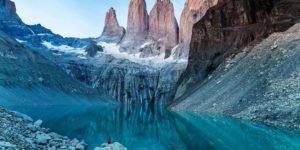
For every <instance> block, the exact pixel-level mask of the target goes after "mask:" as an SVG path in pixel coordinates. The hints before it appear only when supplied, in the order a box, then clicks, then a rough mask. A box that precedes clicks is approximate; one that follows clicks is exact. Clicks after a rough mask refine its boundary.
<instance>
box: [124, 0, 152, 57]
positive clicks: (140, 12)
mask: <svg viewBox="0 0 300 150" xmlns="http://www.w3.org/2000/svg"><path fill="white" fill-rule="evenodd" d="M148 30H149V15H148V12H147V6H146V2H145V0H131V1H130V4H129V10H128V19H127V29H126V34H125V37H124V39H123V40H122V42H121V46H122V48H123V50H124V51H127V52H134V51H137V48H136V46H137V45H139V46H140V45H141V44H142V43H143V42H144V41H145V39H146V37H147V35H148Z"/></svg>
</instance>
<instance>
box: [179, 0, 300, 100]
mask: <svg viewBox="0 0 300 150" xmlns="http://www.w3.org/2000/svg"><path fill="white" fill-rule="evenodd" d="M299 4H300V1H298V0H278V1H273V0H245V1H234V0H231V1H228V2H226V3H221V4H220V5H216V6H215V7H212V8H211V9H209V10H208V11H207V13H206V14H205V16H204V17H203V18H202V19H201V20H200V21H199V22H198V23H197V24H195V25H194V28H193V36H192V40H191V44H190V46H191V47H190V54H189V64H188V67H187V70H186V71H185V73H184V74H183V75H182V78H181V85H180V87H179V90H178V95H181V94H182V92H184V91H186V90H187V89H188V88H187V87H191V86H192V85H194V84H195V83H197V82H201V81H202V80H203V79H205V78H206V77H207V75H208V74H210V73H211V72H212V71H214V70H215V68H216V67H218V65H219V64H220V63H222V62H223V61H224V60H225V58H227V57H228V56H230V55H231V54H233V53H237V52H240V51H241V49H242V48H244V47H245V46H247V45H249V44H251V43H252V44H254V43H255V42H256V41H260V40H261V39H264V38H266V37H267V36H268V35H270V34H271V33H273V32H280V31H285V30H287V29H288V28H289V27H291V26H292V25H293V24H295V23H296V22H299V16H300V11H299ZM286 8H289V9H286ZM179 93H181V94H179Z"/></svg>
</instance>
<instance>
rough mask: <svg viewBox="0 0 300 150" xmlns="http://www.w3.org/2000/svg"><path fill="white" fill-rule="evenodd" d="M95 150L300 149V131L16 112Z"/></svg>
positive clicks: (177, 119)
mask: <svg viewBox="0 0 300 150" xmlns="http://www.w3.org/2000/svg"><path fill="white" fill-rule="evenodd" d="M9 109H11V110H16V111H19V112H22V113H25V114H27V115H29V116H31V117H32V118H33V119H42V120H43V121H44V124H43V126H44V127H47V128H50V129H51V131H54V132H57V133H59V134H62V135H66V136H69V137H70V138H77V139H84V140H85V142H86V143H87V144H88V145H89V146H90V147H89V148H90V149H91V148H93V147H95V146H99V145H101V144H102V143H104V142H106V141H107V137H108V136H110V137H111V139H112V141H118V142H120V143H122V144H123V145H124V146H126V147H127V148H128V149H129V150H148V149H149V150H186V149H190V150H214V149H215V150H233V149H237V150H248V149H251V150H260V149H266V150H286V149H291V150H299V149H300V132H298V131H289V130H284V129H275V128H271V127H267V126H264V125H259V124H253V123H249V122H246V121H240V120H236V119H230V118H225V117H216V116H209V115H198V114H193V113H183V112H182V113H174V112H168V111H165V110H163V109H150V108H141V107H110V108H108V107H101V106H93V107H85V106H81V107H79V106H39V107H37V106H22V107H10V108H9Z"/></svg>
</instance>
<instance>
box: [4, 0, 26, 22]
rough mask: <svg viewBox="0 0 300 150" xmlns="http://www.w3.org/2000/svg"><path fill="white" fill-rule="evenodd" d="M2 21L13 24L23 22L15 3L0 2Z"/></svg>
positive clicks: (6, 0) (8, 1) (8, 0)
mask: <svg viewBox="0 0 300 150" xmlns="http://www.w3.org/2000/svg"><path fill="white" fill-rule="evenodd" d="M0 20H1V21H7V22H8V21H10V22H11V23H12V22H14V23H20V22H22V21H21V19H20V18H19V17H18V15H17V13H16V6H15V3H14V2H12V1H10V0H1V1H0Z"/></svg>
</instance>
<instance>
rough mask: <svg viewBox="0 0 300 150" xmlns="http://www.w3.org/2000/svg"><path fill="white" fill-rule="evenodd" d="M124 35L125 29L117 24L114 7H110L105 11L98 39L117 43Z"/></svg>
mask: <svg viewBox="0 0 300 150" xmlns="http://www.w3.org/2000/svg"><path fill="white" fill-rule="evenodd" d="M124 35H125V29H124V28H123V27H121V26H120V25H119V23H118V20H117V16H116V11H115V9H114V8H110V9H109V11H108V12H107V13H106V18H105V25H104V29H103V32H102V35H101V36H100V37H99V39H98V40H99V41H104V42H108V43H118V42H120V41H121V40H122V38H123V36H124Z"/></svg>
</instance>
